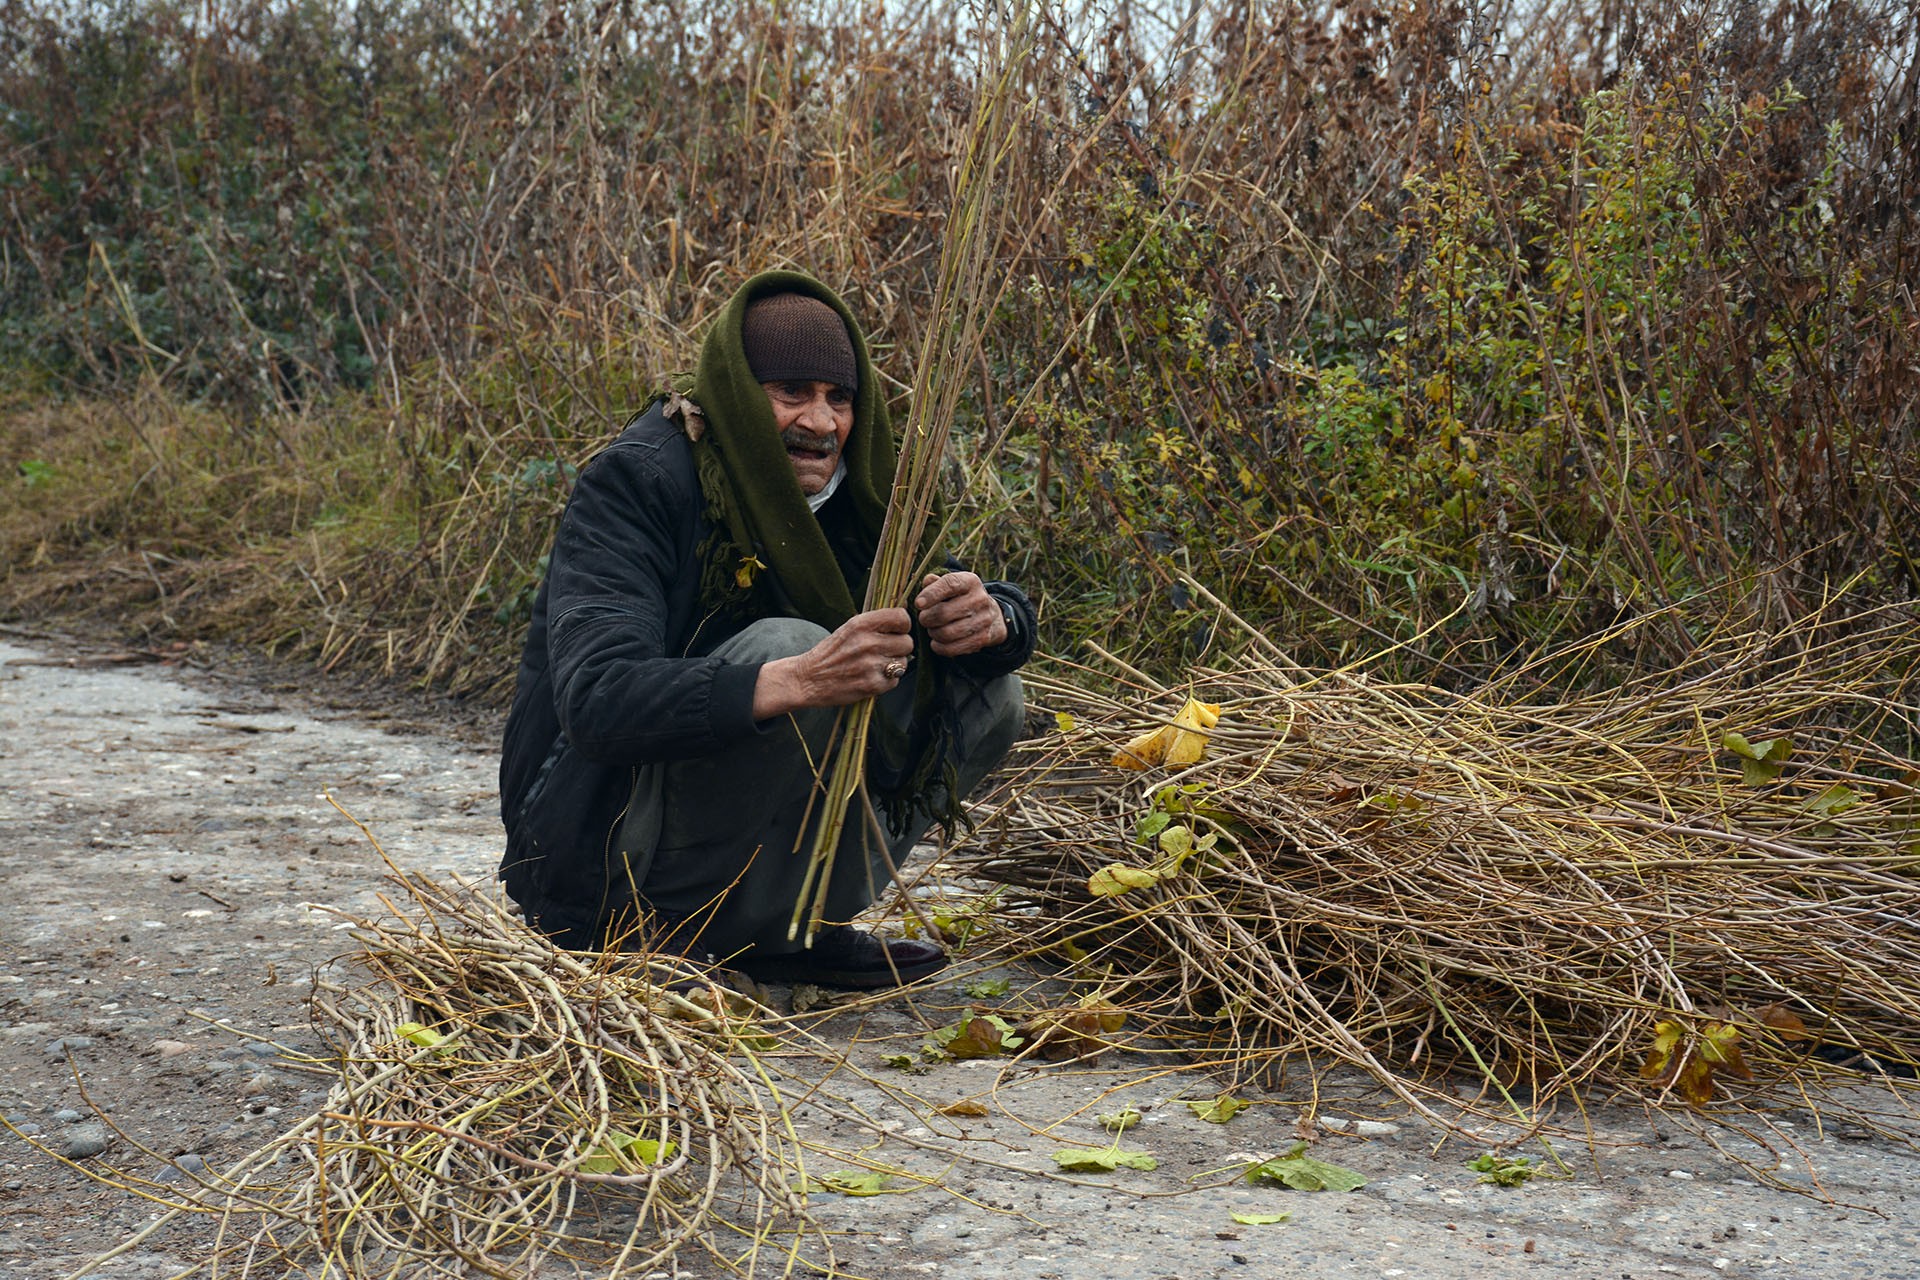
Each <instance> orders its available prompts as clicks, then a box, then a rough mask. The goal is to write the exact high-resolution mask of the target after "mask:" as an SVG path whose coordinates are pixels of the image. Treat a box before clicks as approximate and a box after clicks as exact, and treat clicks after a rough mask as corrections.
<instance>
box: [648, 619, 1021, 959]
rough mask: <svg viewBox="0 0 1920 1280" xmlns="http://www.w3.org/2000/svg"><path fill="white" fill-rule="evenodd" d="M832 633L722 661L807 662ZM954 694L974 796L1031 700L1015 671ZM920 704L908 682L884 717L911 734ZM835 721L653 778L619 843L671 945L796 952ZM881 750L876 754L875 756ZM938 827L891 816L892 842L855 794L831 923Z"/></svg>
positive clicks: (782, 641) (883, 883)
mask: <svg viewBox="0 0 1920 1280" xmlns="http://www.w3.org/2000/svg"><path fill="white" fill-rule="evenodd" d="M826 635H827V633H826V631H825V630H824V629H822V628H821V627H819V626H816V625H815V624H813V623H811V622H805V621H802V620H799V619H795V618H768V619H764V620H762V621H760V622H756V623H754V624H753V625H751V626H749V627H748V628H747V629H746V630H744V631H742V632H741V633H740V634H739V635H737V636H734V637H733V638H732V639H730V640H728V641H726V642H725V643H724V644H722V645H721V646H720V647H719V648H717V649H715V650H714V655H715V656H716V657H720V658H725V659H727V660H729V661H733V662H771V661H773V660H774V659H776V658H786V657H793V656H795V655H798V654H802V653H805V652H806V651H807V650H808V649H811V648H812V647H813V646H814V645H815V644H818V643H819V642H820V641H821V640H823V639H825V638H826ZM945 688H946V698H947V702H948V704H949V705H948V707H947V708H945V711H946V712H947V714H948V715H949V720H950V723H951V724H953V725H954V726H955V739H956V740H955V742H954V743H953V746H952V752H951V757H950V761H949V762H950V763H951V764H952V765H953V767H954V770H955V773H956V774H957V777H958V787H959V791H960V794H961V795H962V796H965V795H966V794H967V793H968V792H969V791H971V790H972V789H973V788H974V787H975V786H976V785H977V784H978V783H979V782H980V780H981V779H982V778H984V777H986V775H987V774H988V773H990V772H991V771H992V770H993V768H994V766H995V765H997V764H999V763H1000V761H1001V760H1002V759H1003V758H1005V756H1006V754H1007V751H1008V750H1009V749H1010V748H1011V747H1012V746H1013V743H1014V740H1015V739H1016V738H1018V737H1019V735H1020V727H1021V721H1022V718H1023V716H1024V713H1025V703H1024V699H1023V695H1022V692H1021V688H1020V678H1019V677H1018V676H1014V675H1006V676H999V677H997V678H994V679H991V680H985V681H979V682H975V681H972V680H969V679H968V678H966V677H964V676H960V675H957V674H955V675H951V676H950V677H949V678H948V679H947V681H946V682H945ZM913 698H914V681H913V679H912V677H911V676H909V677H908V678H907V679H905V680H902V681H901V682H900V684H899V685H898V686H896V687H895V688H894V689H893V690H892V691H891V692H889V693H886V694H883V695H882V696H881V697H880V698H879V699H878V700H877V701H876V703H875V706H874V717H875V719H876V721H877V720H878V719H879V718H880V717H883V716H884V717H887V718H888V719H889V720H891V721H892V722H893V723H894V724H895V725H898V726H899V727H900V728H901V729H902V730H903V731H904V730H905V729H907V727H908V722H909V720H910V718H911V715H912V711H913ZM836 715H837V712H836V711H835V710H833V709H810V710H805V711H798V712H794V713H793V714H791V715H788V716H783V717H781V718H780V719H778V720H773V721H769V722H767V724H766V725H764V726H763V727H762V729H761V731H760V732H759V733H758V734H756V735H755V736H754V737H752V738H750V739H748V740H747V741H745V742H743V743H741V744H739V745H738V746H736V747H733V748H732V749H730V750H727V751H723V752H720V753H718V754H715V755H710V756H700V757H698V758H695V759H690V760H676V761H672V762H669V763H665V764H657V765H649V766H647V767H645V768H643V769H641V770H640V777H639V781H638V783H637V784H636V785H635V787H634V793H633V797H632V800H631V802H630V803H629V805H628V810H627V816H626V818H625V820H624V821H623V823H622V825H621V830H620V833H619V836H618V837H617V844H616V846H615V847H616V848H620V849H625V850H630V851H632V852H631V853H629V855H628V858H627V867H626V871H627V874H628V876H629V878H630V881H631V883H632V885H633V887H634V889H635V890H636V892H635V897H636V899H637V902H638V905H640V906H641V907H642V909H643V910H650V912H651V913H652V914H653V915H654V917H655V923H656V925H659V924H663V923H664V924H665V925H666V926H667V927H668V928H669V929H670V930H671V936H670V938H669V939H668V940H669V942H671V943H682V944H693V945H697V946H699V947H701V948H704V949H705V950H707V951H711V952H713V953H714V954H716V955H718V956H720V957H722V958H723V959H724V958H726V957H728V956H739V955H741V954H742V953H744V952H746V951H747V949H749V948H752V949H753V950H754V952H755V953H757V954H761V955H768V954H778V953H781V952H788V951H793V950H795V949H797V947H798V945H799V944H798V943H796V942H790V941H788V938H787V930H788V927H789V922H790V921H791V920H792V918H793V910H794V904H795V902H796V901H798V899H799V895H800V889H801V882H802V880H803V879H804V877H805V874H806V869H807V863H808V860H809V858H810V857H811V855H812V851H813V841H814V829H815V827H816V825H817V824H818V822H819V816H820V815H819V810H820V802H819V799H818V798H817V797H816V796H815V788H816V785H817V783H816V779H817V777H818V775H819V774H820V773H822V772H824V771H825V769H826V767H827V756H826V753H827V751H828V749H829V746H830V741H831V737H832V733H833V725H834V720H835V717H836ZM877 727H878V726H877V725H876V729H877ZM871 753H872V748H871V747H869V759H870V760H871V758H872V754H871ZM942 797H944V791H943V792H942ZM810 806H811V812H809V807H810ZM931 825H932V823H931V820H930V819H928V818H926V817H924V816H922V815H919V814H916V815H915V816H914V818H913V820H912V821H911V822H910V823H909V824H908V827H907V829H906V830H904V831H902V832H899V833H895V832H892V831H887V830H885V823H884V819H883V820H882V823H881V828H882V830H883V831H884V832H885V838H884V839H882V838H881V836H880V835H879V834H877V833H876V832H875V829H874V826H875V824H874V822H873V820H872V819H871V818H870V817H869V816H868V813H867V810H866V807H865V805H864V804H863V802H862V801H861V799H860V797H858V796H856V797H855V798H854V801H853V804H852V806H851V807H850V808H849V810H848V813H847V824H846V827H845V829H844V830H843V831H842V832H841V835H840V842H839V845H838V847H837V848H836V850H835V852H834V859H833V874H832V878H831V879H830V881H829V882H828V890H827V901H826V920H827V922H828V923H844V922H846V921H848V920H851V919H852V918H853V917H854V916H856V915H858V914H859V913H860V912H861V911H862V910H863V909H865V908H866V907H867V906H868V905H869V904H871V903H872V902H873V901H874V900H875V899H876V898H878V897H879V896H880V894H881V892H882V891H884V890H885V889H886V887H887V886H888V884H889V883H890V882H891V880H892V869H893V868H897V867H898V866H900V864H901V862H902V860H903V859H904V858H905V857H906V855H907V853H908V852H909V851H910V850H911V849H912V848H913V846H914V844H915V842H917V841H918V840H919V839H920V837H921V836H923V835H924V834H926V831H927V828H928V827H929V826H931ZM656 833H657V834H656ZM649 850H650V851H651V853H650V854H649V852H648V851H649ZM619 873H620V869H619V868H615V874H616V875H618V874H619Z"/></svg>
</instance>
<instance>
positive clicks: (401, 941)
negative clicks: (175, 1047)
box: [83, 877, 806, 1280]
mask: <svg viewBox="0 0 1920 1280" xmlns="http://www.w3.org/2000/svg"><path fill="white" fill-rule="evenodd" d="M399 882H400V883H401V884H402V886H403V887H404V888H405V889H406V891H407V892H408V894H409V895H410V897H411V899H412V904H411V906H412V910H410V911H409V912H406V913H396V918H395V919H392V920H387V921H383V922H368V921H359V922H357V923H356V928H355V936H356V937H357V938H358V939H359V941H360V942H361V943H362V944H363V950H362V952H361V953H360V954H359V955H358V956H356V957H355V958H354V959H353V960H352V961H351V962H350V963H349V964H347V965H346V966H345V967H344V973H345V974H346V975H347V977H348V979H349V982H348V983H347V984H344V985H343V984H340V983H335V982H333V981H327V980H323V981H322V982H320V983H319V984H318V985H317V987H316V991H315V997H314V1010H315V1016H316V1020H317V1021H318V1023H319V1024H320V1026H321V1029H322V1030H323V1032H325V1033H327V1034H328V1035H329V1037H330V1038H331V1039H332V1040H333V1041H334V1043H335V1045H336V1049H337V1055H338V1056H337V1061H336V1062H335V1063H334V1064H333V1065H334V1066H336V1067H337V1068H338V1077H337V1080H336V1082H335V1083H334V1085H333V1086H332V1089H331V1092H330V1094H329V1096H328V1099H327V1102H326V1104H325V1106H324V1107H322V1108H321V1110H320V1111H319V1112H318V1113H317V1114H315V1115H314V1116H312V1117H310V1118H308V1119H306V1120H303V1121H302V1122H301V1123H300V1124H298V1125H297V1126H295V1127H294V1128H293V1129H291V1130H290V1131H289V1132H287V1133H286V1134H284V1135H283V1136H281V1137H280V1138H279V1139H277V1140H276V1141H274V1142H272V1143H270V1144H268V1145H267V1146H265V1147H262V1148H261V1149H260V1150H258V1151H256V1152H254V1153H253V1154H252V1155H250V1156H249V1157H247V1158H246V1159H244V1160H242V1161H241V1162H239V1163H238V1164H237V1165H235V1166H234V1167H232V1168H229V1169H226V1170H223V1171H222V1172H221V1173H220V1174H219V1176H217V1177H216V1176H214V1175H212V1174H204V1175H202V1176H201V1179H200V1186H199V1189H198V1190H197V1191H196V1192H193V1193H189V1194H188V1195H186V1196H184V1197H183V1196H181V1194H180V1191H179V1188H178V1186H171V1187H166V1186H160V1185H158V1184H153V1185H151V1186H150V1187H149V1188H148V1191H149V1194H151V1195H153V1196H155V1198H166V1199H172V1200H174V1201H175V1203H174V1206H173V1208H172V1211H171V1212H170V1213H169V1214H167V1215H166V1216H165V1217H163V1218H161V1219H160V1220H158V1221H156V1222H155V1223H154V1224H153V1226H152V1227H150V1228H149V1229H148V1230H147V1231H144V1232H142V1233H141V1236H140V1237H137V1238H136V1239H135V1240H131V1241H128V1242H126V1243H125V1244H123V1245H122V1246H120V1248H119V1249H116V1250H115V1251H114V1254H118V1253H121V1252H124V1251H125V1250H126V1249H128V1248H131V1247H133V1246H134V1245H135V1244H137V1243H139V1240H140V1239H143V1238H146V1237H148V1236H150V1235H151V1234H152V1233H153V1232H154V1231H157V1230H159V1229H160V1228H162V1227H164V1226H166V1225H168V1224H169V1223H170V1222H176V1221H178V1220H179V1219H180V1218H182V1217H183V1216H184V1215H189V1214H203V1215H212V1216H214V1217H215V1218H217V1219H218V1220H219V1228H220V1230H219V1244H218V1245H217V1247H216V1248H215V1249H214V1250H213V1251H212V1253H211V1256H209V1257H208V1258H207V1260H206V1261H205V1262H203V1263H202V1264H201V1265H200V1266H199V1267H196V1268H194V1271H195V1272H204V1273H206V1274H208V1275H210V1276H212V1275H234V1276H241V1277H246V1276H261V1277H264V1276H274V1277H282V1276H288V1275H326V1276H330V1277H353V1278H356V1280H359V1278H363V1277H376V1276H381V1277H397V1276H403V1275H404V1276H409V1277H412V1276H426V1275H441V1276H456V1275H459V1276H470V1275H488V1276H501V1277H505V1276H516V1277H524V1276H527V1275H531V1274H533V1273H534V1271H535V1269H536V1268H537V1267H538V1266H539V1264H540V1263H541V1261H542V1260H543V1259H548V1258H560V1259H567V1260H571V1261H573V1262H575V1263H578V1264H584V1265H586V1266H587V1267H589V1268H590V1269H591V1272H592V1273H593V1274H595V1275H599V1276H603V1277H608V1278H617V1277H620V1276H637V1275H645V1274H647V1273H648V1272H650V1271H652V1270H654V1269H656V1268H658V1267H660V1266H662V1265H663V1264H667V1263H668V1262H669V1260H670V1259H671V1258H673V1257H674V1256H675V1255H676V1254H678V1253H680V1252H681V1251H682V1250H685V1249H689V1248H691V1249H693V1250H706V1251H708V1252H710V1253H711V1254H712V1255H713V1256H714V1257H715V1258H716V1259H718V1260H719V1261H720V1262H721V1263H722V1264H723V1265H725V1266H726V1267H728V1268H731V1269H734V1270H737V1271H738V1272H739V1273H741V1274H752V1273H754V1272H755V1270H756V1265H755V1264H756V1262H758V1263H759V1266H760V1268H761V1269H762V1273H763V1274H764V1273H765V1272H766V1271H773V1270H779V1269H780V1267H781V1265H783V1264H784V1263H785V1261H786V1260H787V1257H788V1256H789V1255H790V1254H791V1252H792V1251H793V1250H794V1249H796V1248H797V1247H798V1244H799V1242H800V1241H801V1240H802V1239H803V1238H804V1235H803V1232H804V1228H805V1222H806V1219H805V1213H804V1207H803V1201H802V1199H801V1197H800V1196H799V1195H798V1194H797V1193H796V1192H795V1191H794V1190H793V1189H792V1188H791V1185H790V1179H791V1178H792V1177H793V1175H794V1174H795V1172H796V1171H797V1170H798V1161H797V1159H796V1158H795V1157H796V1152H795V1149H794V1146H793V1144H792V1140H791V1134H790V1133H789V1132H788V1131H787V1130H786V1128H785V1127H784V1123H783V1121H782V1120H781V1119H780V1118H779V1115H778V1107H777V1105H776V1103H775V1100H774V1098H773V1096H772V1093H773V1084H772V1081H771V1079H770V1077H769V1076H768V1073H767V1072H766V1071H765V1070H764V1069H763V1067H762V1064H761V1063H760V1061H759V1059H758V1057H757V1056H756V1052H755V1051H756V1050H757V1049H759V1048H763V1047H765V1046H766V1044H767V1043H769V1042H768V1041H766V1040H765V1039H764V1032H763V1031H762V1030H761V1028H760V1026H759V1025H757V1024H756V1022H755V1021H753V1020H752V1015H753V1013H755V1012H756V1011H755V1010H753V1009H752V1008H751V1007H750V1006H747V1005H746V1004H745V1002H744V1001H742V1000H741V999H740V998H739V997H737V996H733V995H731V994H728V995H725V996H723V995H722V993H720V992H719V991H718V990H716V989H714V988H713V987H711V986H710V985H706V984H703V983H701V982H699V981H697V980H696V981H692V982H689V981H687V976H688V975H687V973H686V971H685V970H683V969H676V968H668V967H663V966H662V965H660V964H659V963H657V962H654V961H650V960H649V959H648V958H646V957H642V956H634V957H620V956H607V957H596V956H591V955H578V954H574V953H570V952H566V951H560V950H557V949H556V948H554V947H553V946H552V945H551V944H550V943H549V942H547V941H546V940H545V939H543V938H540V937H539V936H537V935H535V934H533V933H532V932H531V931H530V930H528V929H526V928H525V927H524V926H522V925H520V924H519V923H518V922H517V921H514V920H512V919H510V918H508V917H507V916H505V915H504V913H503V912H502V911H501V910H500V908H499V906H498V904H497V902H496V901H495V900H493V899H491V898H489V897H487V896H485V895H482V894H479V893H474V892H469V891H465V890H456V889H450V888H447V887H445V886H441V885H438V884H436V883H434V882H432V881H429V880H424V879H420V878H415V877H401V878H400V881H399ZM716 1009H717V1010H718V1012H716ZM776 1230H779V1231H783V1232H784V1235H783V1236H782V1237H781V1240H782V1243H780V1244H778V1245H774V1244H773V1243H772V1242H773V1240H774V1238H775V1237H774V1234H773V1233H774V1232H775V1231H776ZM763 1249H766V1250H767V1251H768V1255H769V1256H768V1257H764V1258H763V1257H762V1256H761V1253H762V1250H763ZM114 1254H109V1255H106V1257H112V1256H114ZM101 1261H105V1258H102V1259H100V1260H97V1261H96V1263H95V1265H96V1266H97V1265H98V1264H99V1262H101ZM769 1261H773V1265H771V1266H768V1265H767V1263H768V1262H769ZM83 1274H84V1273H83Z"/></svg>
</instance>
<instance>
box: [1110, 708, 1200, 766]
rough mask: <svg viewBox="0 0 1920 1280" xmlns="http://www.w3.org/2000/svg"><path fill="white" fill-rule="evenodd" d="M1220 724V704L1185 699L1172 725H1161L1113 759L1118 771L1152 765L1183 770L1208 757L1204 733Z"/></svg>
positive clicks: (1144, 734) (1136, 739)
mask: <svg viewBox="0 0 1920 1280" xmlns="http://www.w3.org/2000/svg"><path fill="white" fill-rule="evenodd" d="M1219 722H1220V705H1219V704H1218V703H1214V702H1196V701H1195V700H1194V699H1192V698H1188V699H1187V703H1186V705H1185V706H1183V707H1181V708H1180V710H1179V711H1177V712H1175V713H1174V717H1173V723H1172V724H1163V725H1161V726H1160V727H1159V728H1158V729H1155V730H1153V731H1151V732H1150V733H1143V734H1141V735H1140V736H1139V737H1137V738H1135V739H1133V740H1132V741H1131V742H1129V743H1127V745H1126V746H1124V747H1122V748H1120V750H1119V752H1118V753H1116V754H1115V755H1114V757H1113V764H1114V767H1115V768H1118V769H1135V770H1138V769H1151V768H1153V767H1154V766H1155V765H1161V764H1164V765H1170V766H1172V767H1174V768H1185V767H1186V766H1188V765H1191V764H1198V763H1200V761H1201V759H1202V758H1203V757H1204V756H1205V755H1206V754H1207V738H1208V734H1207V730H1209V729H1211V728H1213V726H1214V725H1216V724H1218V723H1219Z"/></svg>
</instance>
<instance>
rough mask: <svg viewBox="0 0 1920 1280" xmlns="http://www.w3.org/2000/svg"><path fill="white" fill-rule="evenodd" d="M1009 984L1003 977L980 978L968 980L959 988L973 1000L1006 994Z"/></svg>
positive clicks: (994, 997) (989, 998)
mask: <svg viewBox="0 0 1920 1280" xmlns="http://www.w3.org/2000/svg"><path fill="white" fill-rule="evenodd" d="M1009 985H1010V984H1009V983H1008V982H1007V980H1006V979H1005V978H982V979H980V980H979V981H978V982H969V983H968V984H967V985H966V986H964V987H962V988H960V990H961V992H962V993H963V994H965V995H968V996H971V997H973V998H974V999H975V1000H994V999H998V998H999V997H1000V996H1003V995H1005V994H1007V989H1008V986H1009Z"/></svg>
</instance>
